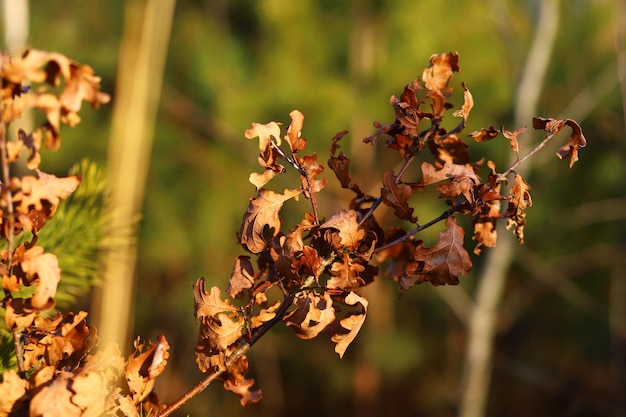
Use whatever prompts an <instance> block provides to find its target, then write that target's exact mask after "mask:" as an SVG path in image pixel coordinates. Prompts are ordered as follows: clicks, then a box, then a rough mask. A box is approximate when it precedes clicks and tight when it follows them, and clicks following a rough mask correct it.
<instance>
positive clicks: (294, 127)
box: [284, 110, 306, 153]
mask: <svg viewBox="0 0 626 417" xmlns="http://www.w3.org/2000/svg"><path fill="white" fill-rule="evenodd" d="M289 117H291V123H290V124H289V127H288V128H287V135H285V138H284V139H285V141H286V142H287V143H288V144H289V149H291V152H294V153H296V152H298V151H300V150H302V149H304V148H305V147H306V139H304V138H303V137H302V126H303V124H304V115H303V114H302V113H301V112H300V111H299V110H293V111H292V112H291V113H289Z"/></svg>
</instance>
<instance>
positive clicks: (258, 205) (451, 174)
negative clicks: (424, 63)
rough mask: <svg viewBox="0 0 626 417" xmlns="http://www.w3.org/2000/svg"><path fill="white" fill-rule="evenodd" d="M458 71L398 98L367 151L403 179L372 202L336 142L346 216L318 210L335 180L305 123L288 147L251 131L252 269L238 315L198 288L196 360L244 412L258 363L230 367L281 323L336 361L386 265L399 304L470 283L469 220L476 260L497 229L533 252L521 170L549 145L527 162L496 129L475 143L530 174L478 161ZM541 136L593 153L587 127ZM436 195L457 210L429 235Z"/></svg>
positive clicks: (452, 65) (277, 132)
mask: <svg viewBox="0 0 626 417" xmlns="http://www.w3.org/2000/svg"><path fill="white" fill-rule="evenodd" d="M459 71H460V67H459V57H458V54H457V53H452V52H447V53H443V54H440V55H433V56H432V57H431V58H430V63H429V66H428V67H427V68H425V69H424V71H423V72H422V76H421V79H416V80H415V81H413V82H411V83H410V84H408V85H407V86H405V88H404V91H403V92H402V94H401V95H400V96H399V97H398V96H395V95H394V96H392V97H391V99H390V105H391V107H392V108H393V111H394V115H395V121H394V122H393V123H387V124H381V123H378V122H376V123H374V126H375V128H376V131H375V132H374V133H373V134H372V135H371V136H369V137H367V138H365V139H364V140H363V141H364V142H365V143H368V144H372V145H374V144H375V143H376V142H377V141H378V140H379V139H380V138H381V137H385V138H386V141H385V146H386V147H387V148H389V149H392V150H393V151H395V153H396V154H397V156H398V157H399V158H400V160H401V168H400V169H387V170H385V171H383V173H382V177H381V179H380V187H379V190H380V192H379V193H378V194H375V193H374V194H368V193H366V192H364V191H363V190H364V189H372V187H371V185H369V184H367V186H361V185H359V184H358V183H357V181H355V180H354V179H353V178H352V175H351V172H350V159H349V158H348V156H346V154H345V153H344V152H343V151H341V150H340V141H341V139H342V138H343V137H345V135H346V134H347V133H348V132H347V131H342V132H339V133H337V134H336V135H335V136H334V137H333V138H332V140H331V145H330V158H329V160H328V166H329V167H330V169H331V171H332V172H333V174H334V176H335V177H336V179H337V180H338V182H339V185H340V186H341V187H342V188H343V189H345V190H348V192H349V193H351V195H352V199H351V200H350V203H349V205H348V207H346V208H342V209H339V210H336V211H335V212H331V213H321V208H320V207H319V206H318V201H317V194H318V193H319V192H320V191H322V190H323V189H324V187H325V185H326V180H325V179H318V176H319V175H320V174H322V173H323V166H322V165H320V164H319V163H318V162H317V157H316V156H317V155H316V154H315V153H313V154H309V155H304V153H305V152H306V148H307V141H306V139H304V138H303V137H302V129H303V128H304V117H303V115H302V113H300V112H299V111H297V110H294V111H293V112H291V113H290V117H291V123H290V124H289V126H288V128H287V133H286V135H282V133H281V124H280V123H278V122H269V123H266V124H259V123H253V124H252V126H251V127H250V129H248V130H246V132H245V136H246V138H248V139H254V138H258V141H259V142H258V143H259V151H260V153H259V159H258V161H259V164H260V166H261V167H262V168H263V169H264V171H263V172H261V173H252V174H251V176H250V182H251V183H252V184H254V185H255V186H256V188H257V194H256V196H255V197H254V198H252V199H251V200H250V203H249V205H248V208H247V210H246V212H245V213H244V215H243V219H242V223H241V228H240V230H239V235H238V236H239V241H240V243H241V244H242V246H243V248H244V249H245V250H247V251H248V252H249V253H250V254H251V255H252V256H253V257H254V258H253V257H251V256H240V257H239V258H237V260H236V262H235V265H234V267H233V272H232V274H231V277H230V283H229V286H228V290H227V291H226V292H227V295H228V296H230V297H232V301H231V300H229V299H228V298H222V295H221V292H220V291H219V289H218V288H217V287H213V288H211V290H210V291H209V292H208V293H207V292H206V291H205V290H204V280H202V279H201V280H199V281H198V283H197V284H196V286H195V287H194V294H195V299H196V319H197V320H198V321H199V322H200V339H199V342H198V346H197V350H196V353H197V360H198V364H199V366H200V369H201V370H202V371H204V372H215V371H216V370H221V371H225V372H226V375H227V377H226V382H225V386H226V388H227V389H229V390H231V391H233V392H235V393H237V394H239V395H240V396H241V397H242V400H241V401H242V403H244V404H248V403H250V402H253V401H256V400H258V399H259V398H260V394H258V391H252V390H251V389H250V387H251V386H252V385H253V380H248V379H246V378H245V377H244V375H243V374H244V373H245V371H246V370H247V360H246V361H245V363H244V362H242V363H241V364H239V365H238V366H237V367H234V366H231V367H229V366H228V358H229V357H231V355H233V352H236V351H237V350H238V349H240V348H241V346H249V345H252V344H254V343H255V342H256V340H258V338H260V337H261V336H262V335H263V334H264V333H265V331H267V330H268V329H269V328H270V327H271V326H273V325H274V324H275V323H277V322H279V321H282V322H283V323H285V324H286V325H287V326H288V327H290V328H292V329H293V330H294V332H295V333H296V335H297V336H298V337H300V338H302V339H312V338H315V337H317V336H318V335H320V334H322V333H323V334H327V335H329V336H330V339H331V340H332V341H333V342H334V343H335V351H336V352H337V353H338V354H339V356H343V355H344V354H345V353H346V350H347V348H348V346H349V345H350V343H351V342H352V341H353V340H354V339H355V337H356V336H357V334H358V332H359V330H360V329H361V326H362V325H363V322H364V320H365V317H366V314H367V308H368V302H367V300H366V299H365V298H364V297H362V296H361V295H359V292H360V289H361V288H362V287H364V286H366V285H368V284H369V283H371V282H372V281H373V280H374V279H375V278H376V276H377V275H378V273H379V266H381V265H384V269H383V271H384V273H385V274H386V275H388V276H390V277H392V278H393V279H394V280H396V281H397V282H398V284H399V289H400V290H401V291H404V290H407V289H409V288H411V287H412V286H414V285H416V284H419V283H423V282H430V283H431V284H432V285H456V284H458V283H459V277H461V276H465V275H467V274H468V273H469V271H470V270H471V268H472V260H471V257H470V255H469V253H468V251H467V249H466V248H465V242H464V237H465V231H464V229H463V228H462V227H461V226H460V225H459V224H458V223H457V217H459V216H461V215H468V216H470V217H471V218H472V228H473V239H474V240H475V241H476V242H477V244H476V246H475V249H474V253H476V254H479V253H480V252H481V249H482V247H493V246H495V245H496V242H497V232H496V224H497V222H498V220H506V222H507V227H508V228H510V229H511V230H512V231H513V233H514V234H515V235H516V236H517V237H518V239H519V240H520V242H521V241H523V237H524V234H523V231H524V224H525V219H526V209H527V208H528V207H530V205H531V204H532V200H531V197H530V193H529V190H530V186H529V185H528V183H527V182H526V181H525V180H524V178H522V177H521V176H520V175H519V174H518V173H516V172H515V171H514V168H515V166H516V165H517V164H519V163H521V162H522V161H523V159H524V158H526V157H528V156H529V155H531V154H532V153H534V152H535V151H537V150H538V149H539V148H540V147H541V146H543V145H540V146H537V147H536V148H535V149H533V151H531V153H530V154H529V155H527V156H525V157H524V158H521V159H520V156H519V154H520V142H519V140H518V136H519V135H521V134H522V133H523V132H524V131H525V128H521V129H517V130H513V131H508V130H506V129H504V127H501V128H500V129H499V130H498V129H495V128H494V127H489V128H487V129H481V130H479V131H476V132H472V133H469V134H468V135H467V136H468V137H469V138H472V139H473V140H475V141H477V142H485V141H489V140H492V139H494V138H496V137H497V136H498V135H500V134H502V136H503V137H504V138H505V139H507V140H508V141H509V143H510V146H511V150H512V151H513V152H514V153H515V154H516V155H517V157H518V162H516V164H514V165H513V166H511V167H509V168H508V169H506V170H504V171H503V172H501V173H499V172H498V171H497V169H496V166H495V164H494V163H493V162H492V161H486V162H485V161H483V160H481V159H473V158H472V156H471V155H470V153H469V145H468V143H467V142H466V141H465V140H464V139H463V138H462V137H461V132H462V131H463V129H464V128H465V124H466V122H467V120H468V118H469V115H470V112H471V110H472V108H473V105H474V98H473V96H472V94H471V93H470V91H469V88H468V87H467V85H466V84H465V83H461V87H462V88H463V104H462V105H461V107H460V108H458V109H456V110H453V108H454V105H453V104H451V103H450V102H449V101H448V100H449V98H450V97H451V95H452V92H453V89H452V87H451V86H450V83H451V80H452V77H453V75H454V73H457V72H459ZM451 110H452V112H451V113H452V116H454V117H458V118H460V119H461V121H460V122H459V123H458V124H457V125H456V126H455V127H454V128H452V129H450V130H448V129H446V128H445V127H444V125H443V123H442V121H443V119H444V117H445V116H446V115H447V114H448V112H449V111H451ZM533 123H534V124H533V125H534V127H535V128H541V129H545V130H546V131H547V132H548V135H551V136H553V135H555V134H556V133H558V131H559V130H560V129H561V128H562V127H563V126H570V127H571V128H572V136H571V137H570V140H569V142H568V144H567V145H566V146H565V147H563V148H561V150H559V157H566V156H568V157H570V158H571V160H572V161H575V159H577V155H578V154H577V152H578V149H579V148H580V147H582V146H584V144H585V140H584V136H582V131H581V130H580V127H579V126H578V125H577V124H576V123H575V122H573V121H571V120H563V121H555V120H553V119H539V118H536V119H534V122H533ZM551 136H550V137H551ZM418 155H419V157H420V160H421V161H422V162H421V166H420V168H421V169H420V170H419V174H420V175H419V176H418V177H417V178H405V177H406V176H407V172H409V170H408V168H409V166H410V165H411V164H412V163H414V161H415V160H416V159H417V157H418ZM571 163H573V162H571ZM290 168H292V169H294V170H295V171H296V172H297V173H298V174H299V179H300V181H299V183H298V184H297V186H295V187H293V188H289V189H285V190H284V191H282V192H278V191H273V190H271V189H269V188H267V187H268V185H269V184H270V181H271V180H272V179H273V178H275V177H276V176H278V175H282V174H284V173H286V172H287V171H288V170H289V169H290ZM481 171H486V172H481ZM483 178H485V180H483ZM510 179H511V180H512V181H513V184H512V186H511V187H510V189H509V190H508V192H504V191H503V188H505V187H503V185H506V184H508V181H509V180H510ZM428 187H434V188H435V189H436V190H438V191H439V193H440V198H441V199H443V200H445V201H446V203H447V204H448V206H449V207H450V208H449V209H447V210H445V211H444V212H443V213H442V214H441V215H440V216H438V217H437V218H434V219H430V220H428V221H426V222H423V223H421V224H420V223H418V220H420V219H419V217H418V215H417V214H416V213H417V212H418V209H419V206H417V205H416V202H417V201H419V199H417V198H415V197H416V196H415V193H416V192H422V191H425V190H426V188H428ZM300 196H303V197H304V198H303V200H305V201H306V202H307V203H308V204H310V211H307V212H305V213H304V215H303V217H302V219H301V220H300V222H299V223H298V224H297V225H295V226H293V227H291V228H288V229H286V228H284V227H283V219H282V216H281V213H282V212H283V209H284V206H285V203H286V202H287V201H289V200H298V199H299V197H300ZM502 202H506V204H502ZM381 207H387V208H389V209H390V210H391V212H392V216H393V217H394V218H395V219H396V224H394V225H392V226H387V227H381V225H380V224H379V214H378V212H379V210H382V209H381ZM503 207H504V209H503ZM388 214H389V213H386V214H381V215H383V216H384V215H387V217H389V216H388ZM444 220H445V224H444V230H443V231H442V232H440V233H439V236H438V239H437V240H436V241H435V242H434V243H433V244H432V245H430V246H429V245H426V244H424V242H423V241H422V240H419V239H418V238H417V237H416V236H417V235H418V233H419V232H420V231H422V230H424V229H426V228H427V227H430V226H432V225H434V224H436V223H438V222H441V221H444ZM407 225H409V226H410V227H409V228H407ZM235 300H237V302H235ZM243 358H245V356H244V357H243ZM243 358H242V359H243Z"/></svg>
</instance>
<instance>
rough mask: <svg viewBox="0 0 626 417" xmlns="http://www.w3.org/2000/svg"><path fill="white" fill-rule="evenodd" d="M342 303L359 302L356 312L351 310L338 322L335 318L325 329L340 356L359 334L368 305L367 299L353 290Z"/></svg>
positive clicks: (354, 304) (351, 304)
mask: <svg viewBox="0 0 626 417" xmlns="http://www.w3.org/2000/svg"><path fill="white" fill-rule="evenodd" d="M344 303H345V304H347V305H349V306H356V305H357V304H359V306H360V307H359V308H358V310H357V311H356V312H351V313H349V314H348V315H346V317H344V318H343V319H341V320H340V321H339V322H338V323H337V321H336V320H335V322H334V323H332V324H331V325H329V327H328V329H327V332H328V333H329V334H331V337H330V338H331V340H332V341H333V342H335V343H336V345H335V352H336V353H337V354H338V355H339V357H340V358H343V355H344V354H345V353H346V349H348V346H350V343H352V341H353V340H354V338H356V336H357V335H358V334H359V331H360V330H361V327H362V326H363V323H365V317H366V316H367V306H368V301H367V300H366V299H365V298H363V297H361V296H360V295H358V294H356V293H355V292H350V293H349V294H348V295H347V296H346V298H345V299H344Z"/></svg>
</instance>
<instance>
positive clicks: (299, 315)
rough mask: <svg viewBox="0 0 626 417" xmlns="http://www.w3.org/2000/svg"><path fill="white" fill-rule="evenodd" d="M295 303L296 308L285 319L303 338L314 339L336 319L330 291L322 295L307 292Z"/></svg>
mask: <svg viewBox="0 0 626 417" xmlns="http://www.w3.org/2000/svg"><path fill="white" fill-rule="evenodd" d="M294 305H295V306H296V308H295V309H294V310H292V311H291V312H290V313H289V314H287V315H286V316H285V317H284V318H283V321H284V322H285V324H287V326H289V327H291V328H293V329H294V330H295V331H296V335H298V337H299V338H301V339H313V338H314V337H316V336H317V335H318V334H320V333H321V332H322V331H323V330H324V329H325V328H326V326H328V325H329V324H330V323H332V322H333V321H334V320H335V309H334V308H333V300H332V298H331V297H330V294H329V293H328V292H324V293H323V294H321V295H320V294H315V293H313V292H311V291H309V292H306V293H304V294H303V295H302V296H300V297H297V298H296V300H295V301H294Z"/></svg>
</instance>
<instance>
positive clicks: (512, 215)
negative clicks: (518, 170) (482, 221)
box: [506, 174, 533, 243]
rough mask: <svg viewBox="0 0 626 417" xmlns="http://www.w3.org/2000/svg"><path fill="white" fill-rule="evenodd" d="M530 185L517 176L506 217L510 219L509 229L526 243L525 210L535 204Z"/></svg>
mask: <svg viewBox="0 0 626 417" xmlns="http://www.w3.org/2000/svg"><path fill="white" fill-rule="evenodd" d="M529 190H530V185H528V183H527V182H526V181H525V180H524V178H522V176H521V175H518V174H515V184H513V186H512V187H511V190H510V194H511V195H510V196H509V198H508V200H509V204H508V207H507V212H506V217H508V219H509V220H508V223H507V225H506V228H507V229H513V233H514V234H515V236H517V240H518V241H519V242H520V243H522V242H524V224H525V223H526V212H525V210H526V209H527V208H528V207H530V206H531V205H532V204H533V201H532V199H531V197H530V193H529V192H528V191H529Z"/></svg>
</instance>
